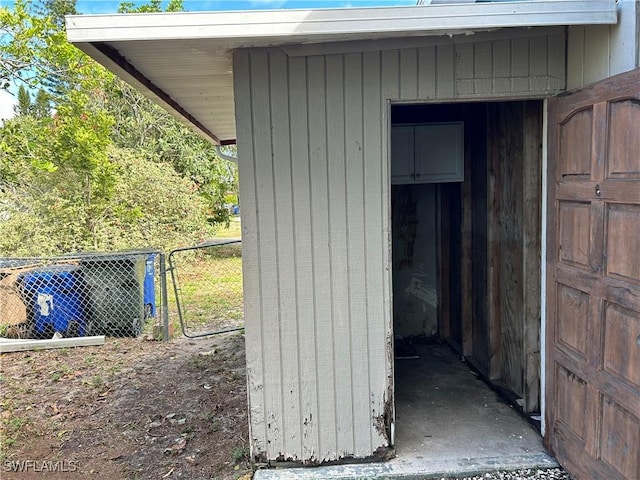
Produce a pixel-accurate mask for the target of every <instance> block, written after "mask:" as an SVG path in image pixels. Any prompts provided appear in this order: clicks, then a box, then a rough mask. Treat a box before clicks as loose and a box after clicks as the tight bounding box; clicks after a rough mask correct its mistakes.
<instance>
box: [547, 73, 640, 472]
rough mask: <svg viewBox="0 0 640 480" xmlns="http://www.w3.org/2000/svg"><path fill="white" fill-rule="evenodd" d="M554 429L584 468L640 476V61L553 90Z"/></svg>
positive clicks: (555, 440)
mask: <svg viewBox="0 0 640 480" xmlns="http://www.w3.org/2000/svg"><path fill="white" fill-rule="evenodd" d="M548 138H549V152H548V153H549V155H548V158H549V189H548V192H549V193H548V195H549V197H548V205H549V215H548V222H549V223H548V238H547V242H548V249H547V323H548V327H547V332H548V337H547V377H546V378H547V399H546V400H547V406H548V415H547V418H546V421H547V429H546V438H545V442H546V444H547V447H548V448H549V449H550V450H551V451H552V452H553V453H554V454H555V455H556V456H557V458H558V461H560V463H561V464H563V465H564V466H565V467H566V468H567V469H568V470H569V471H570V472H571V473H572V474H573V475H574V476H575V477H576V478H577V479H579V480H582V479H596V478H607V479H628V480H637V479H640V454H639V453H638V452H639V450H638V448H640V447H639V445H640V70H634V71H633V72H629V73H626V74H622V75H618V76H616V77H612V78H610V79H607V80H605V81H603V82H599V83H597V84H594V85H592V86H590V87H587V88H584V89H582V90H579V91H577V92H573V93H569V94H566V95H562V96H559V97H556V98H554V99H552V100H550V101H549V137H548Z"/></svg>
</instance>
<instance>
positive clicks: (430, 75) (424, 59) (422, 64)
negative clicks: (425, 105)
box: [418, 46, 436, 100]
mask: <svg viewBox="0 0 640 480" xmlns="http://www.w3.org/2000/svg"><path fill="white" fill-rule="evenodd" d="M435 96H436V47H433V46H431V47H422V48H420V49H419V50H418V97H419V98H420V99H422V100H428V99H431V98H434V97H435Z"/></svg>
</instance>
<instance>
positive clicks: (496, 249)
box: [391, 101, 548, 461]
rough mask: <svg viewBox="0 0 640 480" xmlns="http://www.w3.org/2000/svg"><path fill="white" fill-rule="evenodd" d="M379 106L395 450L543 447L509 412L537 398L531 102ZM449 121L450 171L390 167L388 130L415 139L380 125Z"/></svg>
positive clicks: (529, 410) (525, 450)
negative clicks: (453, 176)
mask: <svg viewBox="0 0 640 480" xmlns="http://www.w3.org/2000/svg"><path fill="white" fill-rule="evenodd" d="M391 117H392V118H391V120H392V145H391V151H392V158H391V162H392V193H391V203H392V205H391V208H392V229H393V243H392V245H393V252H392V259H393V294H394V334H395V339H396V342H395V343H396V348H395V350H396V351H395V353H396V361H395V398H396V448H397V451H398V453H399V454H402V453H407V454H417V453H419V452H422V454H424V455H428V456H429V458H435V457H438V458H445V457H447V458H449V457H450V456H452V455H453V456H454V457H455V456H461V457H465V456H466V457H467V458H469V456H477V455H480V456H482V457H488V456H491V455H498V454H500V452H503V453H504V454H505V455H506V456H507V457H509V456H511V457H513V456H514V455H517V454H521V455H524V456H530V455H533V457H535V456H536V455H542V457H540V458H543V457H544V458H545V459H548V457H546V456H545V454H544V449H543V448H542V445H541V439H540V436H539V435H538V434H537V432H535V430H534V429H533V428H532V427H531V426H530V425H529V423H527V421H526V420H524V419H523V418H522V417H521V416H519V415H518V414H517V413H516V410H519V411H520V413H522V414H524V415H526V416H527V417H528V418H538V417H537V415H538V411H539V405H540V403H539V401H540V399H539V385H540V374H539V372H540V339H539V326H540V323H539V322H540V315H539V312H540V294H539V293H540V292H539V285H540V264H539V261H540V195H541V193H540V186H541V178H540V175H541V174H540V155H541V128H542V109H541V102H539V101H527V102H500V103H457V104H446V105H397V106H393V107H392V115H391ZM456 122H461V123H462V124H463V129H464V134H463V140H462V141H463V167H462V170H463V178H459V179H457V180H454V181H451V180H448V181H445V182H439V181H433V182H431V181H426V180H425V176H424V175H422V176H421V177H420V180H416V177H417V170H416V172H414V177H411V176H410V175H409V176H407V175H405V176H404V177H402V178H404V180H398V179H399V178H401V177H400V176H398V168H395V169H394V162H396V161H398V160H399V159H400V161H402V162H404V163H407V160H406V158H405V159H403V158H402V156H403V155H406V152H407V151H410V152H412V153H413V154H415V151H416V150H417V147H415V148H414V149H413V150H411V147H406V146H400V147H399V146H398V145H397V143H398V142H399V141H401V142H405V143H409V142H411V141H413V142H414V144H415V143H416V142H417V141H418V140H416V139H415V138H413V139H411V138H410V139H409V140H407V139H406V138H405V137H400V136H399V135H397V134H396V135H395V138H394V129H393V127H394V126H396V127H397V126H410V125H414V126H419V125H420V126H421V125H428V124H434V123H435V124H438V123H445V124H448V123H456ZM397 131H398V129H396V132H397ZM418 131H419V129H418V128H415V129H414V132H416V133H415V135H418V133H417V132H418ZM399 137H400V138H401V140H398V138H399ZM394 141H395V142H396V144H395V145H394ZM436 141H437V137H436ZM443 141H449V139H447V138H443ZM444 151H445V152H447V151H448V150H447V149H444ZM452 158H453V156H452ZM415 162H418V160H415ZM409 163H411V162H409ZM416 168H417V167H416ZM394 173H395V174H396V176H395V177H394ZM401 173H402V172H401ZM427 180H428V179H427ZM472 371H473V373H472ZM487 385H491V386H492V387H493V390H492V389H491V388H489V387H488V386H487ZM496 392H500V393H501V394H503V395H500V396H498V395H497V393H496ZM502 398H507V399H509V400H510V401H511V404H510V405H508V404H507V403H505V401H503V400H500V399H502ZM481 432H484V433H481ZM488 436H489V437H491V438H493V440H494V441H492V442H491V443H487V442H486V440H483V438H484V439H486V437H488ZM433 456H435V457H433ZM533 457H530V459H531V458H533ZM545 461H546V460H545Z"/></svg>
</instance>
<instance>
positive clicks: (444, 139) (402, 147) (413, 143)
mask: <svg viewBox="0 0 640 480" xmlns="http://www.w3.org/2000/svg"><path fill="white" fill-rule="evenodd" d="M463 180H464V127H463V123H462V122H446V123H423V124H413V125H394V126H392V127H391V183H392V184H403V183H444V182H462V181H463Z"/></svg>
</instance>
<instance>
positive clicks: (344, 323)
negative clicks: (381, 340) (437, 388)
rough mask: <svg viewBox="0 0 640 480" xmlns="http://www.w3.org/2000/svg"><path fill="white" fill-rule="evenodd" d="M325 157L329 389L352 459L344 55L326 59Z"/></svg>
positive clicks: (341, 445)
mask: <svg viewBox="0 0 640 480" xmlns="http://www.w3.org/2000/svg"><path fill="white" fill-rule="evenodd" d="M326 68H327V118H330V119H333V120H332V121H330V122H327V139H328V141H327V158H328V178H329V219H330V223H329V251H330V257H331V298H332V311H331V318H332V321H333V344H334V349H335V354H334V358H333V372H334V384H335V385H336V386H339V388H337V389H336V392H335V396H336V429H337V432H340V434H338V435H337V444H336V449H337V451H338V452H340V454H342V455H353V451H354V436H353V435H354V432H353V397H352V391H353V389H352V376H353V374H354V373H356V374H357V372H354V370H353V368H352V365H351V357H352V356H351V334H352V333H351V325H350V318H349V259H348V250H347V247H348V245H347V230H348V228H349V226H348V223H347V189H348V185H347V177H346V165H345V103H344V75H345V73H344V72H345V65H344V56H342V55H330V56H327V57H326Z"/></svg>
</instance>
